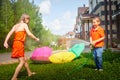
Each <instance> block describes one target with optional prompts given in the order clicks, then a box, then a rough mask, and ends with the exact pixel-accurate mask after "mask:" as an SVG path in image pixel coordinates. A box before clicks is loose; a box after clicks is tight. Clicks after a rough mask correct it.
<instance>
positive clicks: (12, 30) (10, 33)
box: [4, 26, 15, 48]
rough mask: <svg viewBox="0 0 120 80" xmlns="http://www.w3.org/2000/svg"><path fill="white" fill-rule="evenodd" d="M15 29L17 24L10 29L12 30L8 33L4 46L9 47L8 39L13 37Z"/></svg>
mask: <svg viewBox="0 0 120 80" xmlns="http://www.w3.org/2000/svg"><path fill="white" fill-rule="evenodd" d="M14 31H15V26H13V28H12V29H11V30H10V32H9V33H8V34H7V36H6V38H5V41H4V47H5V48H8V47H9V46H8V40H9V38H10V37H11V35H12V34H13V33H14Z"/></svg>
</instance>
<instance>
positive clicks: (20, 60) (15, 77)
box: [11, 57, 25, 80]
mask: <svg viewBox="0 0 120 80" xmlns="http://www.w3.org/2000/svg"><path fill="white" fill-rule="evenodd" d="M24 63H25V59H24V57H20V58H19V64H18V66H17V68H16V70H15V73H14V75H13V77H12V79H11V80H17V76H18V74H19V72H20V70H21V69H22V67H23V65H24Z"/></svg>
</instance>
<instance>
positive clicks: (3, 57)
mask: <svg viewBox="0 0 120 80" xmlns="http://www.w3.org/2000/svg"><path fill="white" fill-rule="evenodd" d="M80 43H85V49H84V51H83V52H89V51H90V49H89V47H88V46H89V42H86V41H84V40H72V41H71V43H70V45H71V46H73V45H75V44H80ZM61 51H67V50H56V51H53V53H57V52H61ZM25 54H26V56H27V57H28V59H29V58H30V57H31V55H32V51H31V52H26V53H25ZM15 62H18V60H17V59H12V58H11V53H4V54H0V65H2V64H11V63H15Z"/></svg>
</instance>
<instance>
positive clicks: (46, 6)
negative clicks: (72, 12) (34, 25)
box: [39, 0, 51, 14]
mask: <svg viewBox="0 0 120 80" xmlns="http://www.w3.org/2000/svg"><path fill="white" fill-rule="evenodd" d="M39 7H40V12H41V13H42V14H49V13H50V8H51V2H50V0H44V1H42V2H41V3H40V4H39Z"/></svg>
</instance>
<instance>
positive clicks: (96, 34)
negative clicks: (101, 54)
mask: <svg viewBox="0 0 120 80" xmlns="http://www.w3.org/2000/svg"><path fill="white" fill-rule="evenodd" d="M90 36H91V38H92V41H95V40H98V39H100V38H102V37H104V36H105V34H104V29H103V28H102V27H98V28H97V29H96V30H95V29H94V28H92V29H91V31H90ZM103 46H104V40H102V41H100V42H98V43H96V44H95V46H94V47H103Z"/></svg>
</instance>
